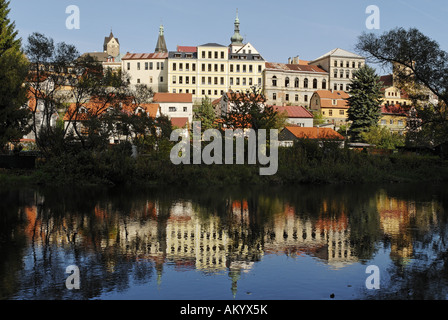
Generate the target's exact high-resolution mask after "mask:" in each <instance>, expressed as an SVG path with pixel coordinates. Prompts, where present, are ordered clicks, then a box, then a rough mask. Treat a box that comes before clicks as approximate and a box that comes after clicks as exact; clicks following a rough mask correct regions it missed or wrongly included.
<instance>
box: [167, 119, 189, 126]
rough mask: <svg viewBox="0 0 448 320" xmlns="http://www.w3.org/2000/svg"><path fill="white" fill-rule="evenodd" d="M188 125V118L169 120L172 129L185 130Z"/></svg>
mask: <svg viewBox="0 0 448 320" xmlns="http://www.w3.org/2000/svg"><path fill="white" fill-rule="evenodd" d="M187 124H188V118H184V117H179V118H171V125H172V126H173V127H178V128H185V126H186V125H187Z"/></svg>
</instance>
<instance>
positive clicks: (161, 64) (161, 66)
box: [160, 62, 164, 70]
mask: <svg viewBox="0 0 448 320" xmlns="http://www.w3.org/2000/svg"><path fill="white" fill-rule="evenodd" d="M163 66H164V64H163V62H160V70H163Z"/></svg>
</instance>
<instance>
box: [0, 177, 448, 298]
mask: <svg viewBox="0 0 448 320" xmlns="http://www.w3.org/2000/svg"><path fill="white" fill-rule="evenodd" d="M447 190H448V189H447V188H446V186H445V185H431V184H390V185H329V186H322V185H313V186H291V187H272V188H266V187H263V188H260V187H249V186H248V187H247V188H237V187H233V186H228V187H227V188H220V189H213V188H209V189H198V190H185V189H182V188H165V189H159V188H148V189H146V188H140V187H135V188H118V187H115V188H96V187H83V188H80V187H77V188H75V187H73V188H37V187H36V188H32V187H29V188H25V187H23V188H14V189H7V190H0V198H1V203H0V212H1V213H0V257H1V260H0V279H1V280H0V281H1V283H0V299H2V300H36V299H39V300H59V299H70V300H72V299H76V300H87V299H101V300H112V299H114V300H117V299H118V300H128V299H135V300H184V299H187V300H191V299H193V300H201V299H214V300H215V299H217V300H220V299H223V300H226V299H228V300H309V299H313V300H330V299H340V300H352V299H361V300H366V299H378V300H391V299H434V300H438V299H446V298H447V294H448V281H447V280H448V272H447V271H448V268H447V266H448V265H447V262H448V255H447V240H448V239H447V217H448V213H447V212H446V209H445V208H448V202H447V201H448V197H447ZM69 266H71V268H72V269H70V268H69V269H67V267H69ZM73 268H75V269H73ZM72 270H77V271H72ZM76 283H78V284H79V288H78V287H73V286H72V287H70V285H75V284H76Z"/></svg>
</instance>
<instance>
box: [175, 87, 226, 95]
mask: <svg viewBox="0 0 448 320" xmlns="http://www.w3.org/2000/svg"><path fill="white" fill-rule="evenodd" d="M183 92H184V91H183V90H182V89H176V88H174V89H173V93H183ZM185 93H191V94H193V95H195V94H196V90H195V89H192V90H191V91H190V89H185ZM201 93H202V95H203V96H205V95H206V94H207V95H208V96H211V95H212V94H213V95H215V96H217V95H218V93H219V94H220V95H223V94H224V90H202V91H201Z"/></svg>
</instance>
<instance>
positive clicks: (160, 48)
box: [154, 25, 168, 53]
mask: <svg viewBox="0 0 448 320" xmlns="http://www.w3.org/2000/svg"><path fill="white" fill-rule="evenodd" d="M154 52H155V53H162V52H168V49H167V47H166V42H165V36H164V34H163V25H161V26H160V28H159V39H158V40H157V45H156V50H155V51H154Z"/></svg>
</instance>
